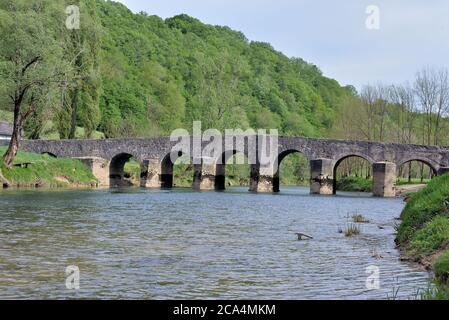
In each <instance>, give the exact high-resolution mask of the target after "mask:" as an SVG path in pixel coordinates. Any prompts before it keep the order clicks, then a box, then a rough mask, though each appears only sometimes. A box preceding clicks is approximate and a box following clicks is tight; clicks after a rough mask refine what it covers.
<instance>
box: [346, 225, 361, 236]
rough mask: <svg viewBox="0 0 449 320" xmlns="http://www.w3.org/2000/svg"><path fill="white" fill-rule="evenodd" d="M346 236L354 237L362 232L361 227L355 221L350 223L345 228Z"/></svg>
mask: <svg viewBox="0 0 449 320" xmlns="http://www.w3.org/2000/svg"><path fill="white" fill-rule="evenodd" d="M344 234H345V237H353V236H356V235H359V234H360V227H359V226H358V225H357V224H355V223H348V224H347V225H346V228H345V230H344Z"/></svg>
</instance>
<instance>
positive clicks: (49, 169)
mask: <svg viewBox="0 0 449 320" xmlns="http://www.w3.org/2000/svg"><path fill="white" fill-rule="evenodd" d="M5 151H6V147H0V154H4V153H5ZM0 183H1V185H2V186H3V188H6V187H7V188H64V187H70V188H79V187H96V186H97V179H96V178H95V177H94V176H93V175H92V173H91V172H90V171H89V170H88V168H86V167H85V166H84V164H83V163H82V162H81V161H79V160H76V159H69V158H54V157H51V156H49V155H46V154H44V155H40V154H35V153H29V152H22V151H19V153H18V154H17V157H16V159H15V160H14V163H13V166H12V167H11V168H7V167H5V166H3V165H2V166H0Z"/></svg>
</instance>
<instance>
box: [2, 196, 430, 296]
mask: <svg viewBox="0 0 449 320" xmlns="http://www.w3.org/2000/svg"><path fill="white" fill-rule="evenodd" d="M403 207H404V203H403V201H402V200H401V199H398V198H396V199H380V198H373V197H370V196H369V195H366V194H365V195H364V194H353V193H341V194H339V195H337V196H312V195H309V193H308V189H306V188H283V191H282V192H281V193H279V194H276V195H272V194H253V193H249V192H247V191H246V189H244V188H231V189H230V190H228V191H226V192H195V191H191V190H187V189H173V190H147V189H139V188H125V189H104V190H57V191H45V190H25V191H24V190H20V191H19V190H6V191H0V298H1V299H11V298H20V299H32V298H40V299H66V298H75V299H77V298H100V299H107V298H114V299H116V298H128V299H244V298H246V299H387V298H396V299H410V298H415V297H416V294H417V289H418V288H420V287H421V288H426V287H427V284H428V279H429V275H428V273H427V272H425V271H422V270H420V269H418V268H417V267H416V266H413V265H410V264H407V263H404V262H401V261H400V260H399V252H398V251H397V250H396V249H395V245H394V237H395V230H394V226H395V224H397V223H399V221H398V220H397V217H399V214H400V212H401V210H402V208H403ZM354 213H360V214H363V215H364V216H365V217H367V218H368V219H369V220H370V221H371V222H370V223H368V224H362V225H361V234H360V235H358V236H354V237H345V236H344V234H341V233H339V229H344V228H345V226H346V225H347V223H348V221H351V216H352V214H354ZM379 226H380V227H381V228H379ZM295 232H303V233H306V234H310V235H312V236H313V239H312V240H307V241H298V240H297V236H296V235H295ZM69 265H73V266H77V267H78V268H79V270H80V288H79V290H73V289H72V290H69V289H67V288H66V273H65V271H66V267H67V266H69ZM373 266H374V267H375V268H376V267H377V268H378V271H379V288H378V289H373V288H372V287H371V288H370V290H369V289H368V288H367V287H366V282H367V277H368V276H370V275H371V276H373V273H372V272H373V271H372V270H376V269H372V268H373ZM369 267H371V269H368V271H369V270H371V271H369V273H367V268H369ZM374 276H375V274H374Z"/></svg>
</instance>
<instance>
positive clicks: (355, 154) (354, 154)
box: [333, 152, 376, 194]
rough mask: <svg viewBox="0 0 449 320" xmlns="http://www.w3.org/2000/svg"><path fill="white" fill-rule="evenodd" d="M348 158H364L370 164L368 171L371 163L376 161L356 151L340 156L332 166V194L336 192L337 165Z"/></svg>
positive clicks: (370, 168)
mask: <svg viewBox="0 0 449 320" xmlns="http://www.w3.org/2000/svg"><path fill="white" fill-rule="evenodd" d="M350 158H358V159H362V160H365V161H366V162H368V163H369V165H370V167H369V168H368V170H370V171H371V170H372V165H373V164H374V163H375V162H376V161H374V159H372V158H371V157H370V156H367V155H365V154H361V153H357V152H354V153H350V154H346V155H344V156H341V157H340V158H339V159H338V160H336V161H335V164H334V168H333V193H334V194H336V193H337V183H338V172H337V170H338V167H339V166H340V165H341V164H342V162H343V161H345V160H347V159H350Z"/></svg>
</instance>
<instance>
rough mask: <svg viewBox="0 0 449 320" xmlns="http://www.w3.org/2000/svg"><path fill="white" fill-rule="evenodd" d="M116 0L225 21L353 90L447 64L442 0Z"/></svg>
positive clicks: (446, 14)
mask: <svg viewBox="0 0 449 320" xmlns="http://www.w3.org/2000/svg"><path fill="white" fill-rule="evenodd" d="M116 1H119V2H122V3H123V4H125V5H126V6H127V7H128V8H129V9H131V10H132V11H133V12H140V11H145V12H147V13H148V14H150V15H158V16H160V17H162V18H168V17H172V16H174V15H177V14H181V13H186V14H188V15H190V16H193V17H195V18H197V19H199V20H201V21H202V22H204V23H208V24H213V25H226V26H229V27H230V28H232V29H234V30H238V31H241V32H243V33H244V34H245V35H246V37H247V38H248V39H250V40H254V41H264V42H269V43H270V44H271V45H272V46H273V47H274V48H275V49H276V50H279V51H281V52H283V53H284V54H286V55H287V56H289V57H300V58H303V59H304V60H306V61H308V62H310V63H313V64H315V65H317V66H318V67H319V68H320V69H321V70H322V72H323V74H324V75H325V76H328V77H331V78H334V79H336V80H337V81H338V82H340V83H341V84H342V85H347V84H351V85H354V86H355V87H356V88H357V89H359V90H360V88H361V87H362V86H363V85H365V84H376V83H380V82H381V83H384V84H392V83H403V82H406V81H412V80H413V77H414V75H415V73H416V71H418V70H419V69H421V68H423V67H428V66H429V67H435V68H439V67H447V68H449V1H447V0H432V1H425V0H368V1H364V0H308V1H306V0H157V1H156V0H146V1H145V0H116ZM369 6H375V7H376V8H375V11H372V9H371V7H369ZM367 9H371V10H368V11H369V12H367ZM377 9H378V11H376V10H377ZM377 12H378V15H377ZM377 17H378V19H376V18H377ZM367 20H368V25H369V26H370V28H368V27H367ZM377 22H378V23H377ZM377 27H378V28H377Z"/></svg>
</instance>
